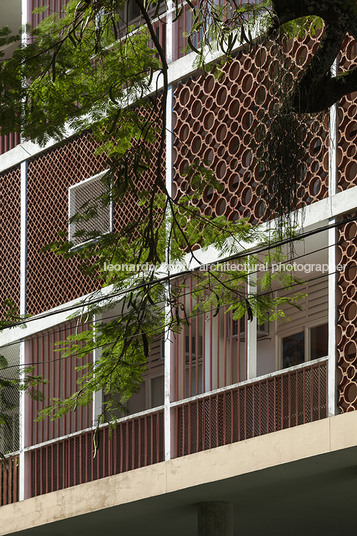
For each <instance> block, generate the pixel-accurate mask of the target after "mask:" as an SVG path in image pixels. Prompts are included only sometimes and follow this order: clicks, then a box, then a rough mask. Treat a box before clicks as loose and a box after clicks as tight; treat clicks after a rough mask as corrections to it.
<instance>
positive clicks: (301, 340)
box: [282, 331, 305, 368]
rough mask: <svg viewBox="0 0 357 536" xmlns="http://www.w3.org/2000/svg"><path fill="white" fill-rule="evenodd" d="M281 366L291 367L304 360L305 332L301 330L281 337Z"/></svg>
mask: <svg viewBox="0 0 357 536" xmlns="http://www.w3.org/2000/svg"><path fill="white" fill-rule="evenodd" d="M282 347H283V368H287V367H293V366H294V365H299V364H300V363H303V362H304V361H305V334H304V332H303V331H301V332H300V333H294V335H289V337H284V338H283V339H282Z"/></svg>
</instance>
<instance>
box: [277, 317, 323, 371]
mask: <svg viewBox="0 0 357 536" xmlns="http://www.w3.org/2000/svg"><path fill="white" fill-rule="evenodd" d="M280 341H281V343H280V349H281V361H282V365H283V368H287V367H293V366H295V365H300V364H301V363H304V362H305V361H310V360H312V359H318V358H320V357H325V356H327V355H328V324H327V323H325V324H321V325H319V326H313V327H305V328H303V329H301V328H300V330H299V331H297V332H296V333H292V334H287V335H286V336H284V335H283V336H282V337H281V339H280Z"/></svg>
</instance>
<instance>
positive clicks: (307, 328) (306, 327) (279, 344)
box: [275, 318, 328, 370]
mask: <svg viewBox="0 0 357 536" xmlns="http://www.w3.org/2000/svg"><path fill="white" fill-rule="evenodd" d="M324 324H327V326H328V318H325V319H323V318H319V319H318V320H314V321H313V322H307V323H306V324H296V325H295V326H294V327H290V328H289V329H286V330H284V331H280V332H279V334H276V335H275V348H276V349H277V351H276V370H283V339H284V338H285V337H289V336H290V335H294V334H295V333H300V332H301V331H303V332H304V354H305V359H304V363H307V362H308V361H311V345H310V342H311V329H313V328H316V327H318V326H323V325H324ZM323 357H325V356H323ZM326 357H328V356H326ZM287 368H289V367H287ZM284 370H285V369H284Z"/></svg>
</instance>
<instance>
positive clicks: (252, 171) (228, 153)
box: [174, 36, 328, 223]
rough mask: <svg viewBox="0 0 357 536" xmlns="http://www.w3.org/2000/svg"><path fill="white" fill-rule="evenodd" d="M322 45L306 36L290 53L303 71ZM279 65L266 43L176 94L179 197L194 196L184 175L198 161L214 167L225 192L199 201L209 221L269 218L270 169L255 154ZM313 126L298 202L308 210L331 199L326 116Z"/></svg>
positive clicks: (180, 87)
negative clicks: (266, 177) (266, 174)
mask: <svg viewBox="0 0 357 536" xmlns="http://www.w3.org/2000/svg"><path fill="white" fill-rule="evenodd" d="M317 46H318V39H317V38H316V39H312V38H311V37H309V36H306V38H305V39H304V40H301V41H299V42H298V41H294V42H290V44H289V45H287V50H286V52H287V53H288V57H290V58H291V61H292V63H293V64H294V65H296V66H297V67H296V69H298V68H302V67H303V66H304V65H306V64H307V62H308V61H309V60H310V59H311V56H312V54H313V53H314V51H315V50H316V48H317ZM278 62H279V57H278V56H277V51H276V50H275V49H274V48H273V47H271V48H267V47H266V46H265V45H259V50H258V51H257V50H256V49H255V50H254V51H253V52H252V53H248V52H244V51H240V52H239V53H238V55H237V56H236V57H235V58H234V59H233V60H232V62H231V63H227V64H226V66H225V67H224V68H223V70H222V75H221V76H220V77H218V78H215V77H214V76H213V74H208V75H205V76H201V77H199V78H193V77H192V78H190V79H189V80H188V81H186V82H184V83H180V84H179V85H178V87H177V89H176V91H175V107H174V111H175V117H176V123H175V136H176V139H175V144H174V167H175V173H176V175H175V181H174V182H175V186H176V192H177V197H180V196H181V195H184V194H185V193H186V192H187V191H189V185H188V183H187V180H186V178H185V176H184V171H185V168H186V167H187V166H188V165H189V164H190V163H191V162H192V159H193V158H197V157H199V158H200V159H201V160H203V161H205V162H208V163H209V164H210V168H211V169H212V170H213V171H214V172H215V174H216V177H217V178H218V179H219V181H220V182H221V183H222V184H223V186H224V191H223V193H222V194H218V193H217V192H213V191H211V190H210V189H207V190H206V191H205V192H204V195H203V196H201V197H200V198H198V199H197V200H196V204H197V206H198V207H199V208H200V209H201V211H202V213H204V214H205V215H214V216H219V215H225V216H226V217H227V218H229V219H230V220H236V219H238V218H240V217H248V218H249V219H250V221H251V222H253V223H259V222H262V221H263V220H265V219H267V218H269V212H268V211H267V207H266V204H265V201H264V200H263V198H262V194H263V193H264V188H263V186H262V184H261V181H260V177H261V174H262V172H263V170H262V169H261V168H260V166H259V165H258V163H257V161H256V160H255V159H254V157H253V155H252V151H251V143H252V141H254V136H258V132H259V129H257V126H258V125H259V124H261V122H262V121H263V120H264V117H265V114H266V111H267V110H268V109H272V107H273V106H275V101H274V95H273V89H272V88H273V82H274V73H275V72H276V69H277V65H278ZM306 126H307V133H306V137H305V141H304V144H305V147H306V160H305V162H306V167H307V174H306V178H305V181H304V185H305V186H304V188H302V190H301V191H300V192H299V197H300V199H301V200H302V201H303V202H305V203H307V204H309V203H313V202H315V201H318V200H320V199H322V198H323V197H326V195H327V189H328V179H327V171H328V152H327V147H328V139H327V134H328V116H327V114H320V115H319V116H315V118H311V119H309V120H308V122H307V124H306ZM256 141H259V140H256Z"/></svg>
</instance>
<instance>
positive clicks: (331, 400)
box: [328, 218, 337, 417]
mask: <svg viewBox="0 0 357 536" xmlns="http://www.w3.org/2000/svg"><path fill="white" fill-rule="evenodd" d="M335 221H336V220H335V218H332V219H331V220H330V224H331V225H333V226H332V227H331V228H330V229H329V231H328V245H329V248H328V265H329V276H328V357H329V360H328V415H329V417H330V416H333V415H336V403H337V401H336V365H337V359H336V327H337V326H336V323H337V314H336V307H337V303H336V296H337V292H336V291H337V275H336V260H337V259H336V257H337V255H336V247H337V246H336V242H337V240H336V237H337V229H336V227H335V226H334V224H335Z"/></svg>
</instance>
